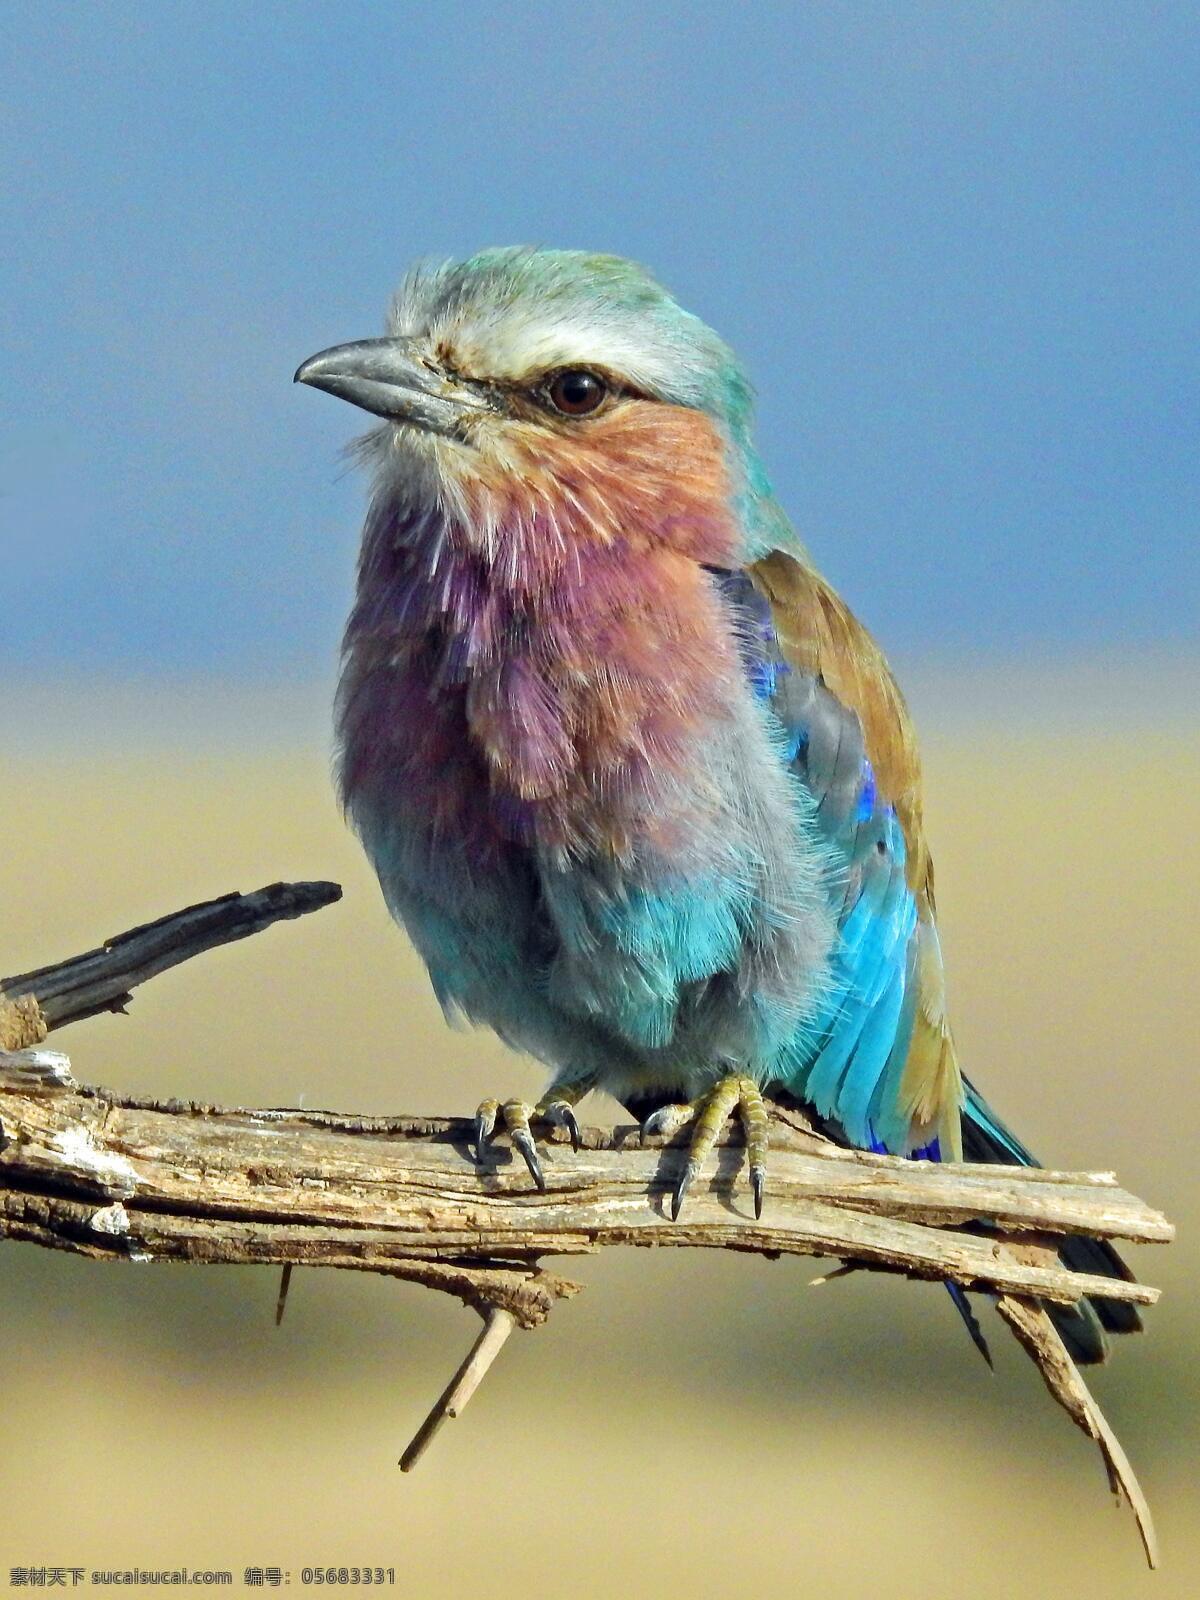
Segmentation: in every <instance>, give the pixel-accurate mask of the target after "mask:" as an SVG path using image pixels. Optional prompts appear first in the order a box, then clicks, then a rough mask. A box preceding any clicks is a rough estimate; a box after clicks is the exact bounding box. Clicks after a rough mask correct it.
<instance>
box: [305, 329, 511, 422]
mask: <svg viewBox="0 0 1200 1600" xmlns="http://www.w3.org/2000/svg"><path fill="white" fill-rule="evenodd" d="M294 381H295V382H296V383H308V384H311V385H312V387H313V388H314V389H326V390H328V392H329V393H330V394H335V395H337V396H338V398H339V399H341V400H349V401H350V402H351V403H352V404H353V405H356V406H361V407H362V408H363V410H364V411H372V412H374V413H375V415H376V416H377V417H390V418H392V419H393V420H394V421H397V422H411V423H413V424H414V426H416V427H418V428H428V429H429V430H430V431H431V432H434V433H452V432H454V431H456V429H457V427H458V425H459V424H460V423H461V421H462V418H463V414H464V412H467V411H483V410H487V409H488V403H487V401H486V400H485V399H484V398H483V396H482V395H480V394H479V393H478V391H476V390H473V389H470V388H468V387H467V386H466V385H465V384H463V383H458V382H455V381H454V380H452V379H451V378H449V377H447V376H445V375H443V374H441V373H439V372H438V371H437V369H436V368H435V367H432V366H428V365H426V363H425V362H424V361H422V360H420V359H419V358H418V357H417V356H416V355H415V354H414V353H413V341H412V340H411V339H358V340H356V341H355V343H353V344H336V345H334V346H333V348H332V349H330V350H322V351H320V353H319V354H317V355H315V356H309V358H308V360H307V361H305V362H303V363H302V365H300V366H299V367H297V369H296V376H295V380H294Z"/></svg>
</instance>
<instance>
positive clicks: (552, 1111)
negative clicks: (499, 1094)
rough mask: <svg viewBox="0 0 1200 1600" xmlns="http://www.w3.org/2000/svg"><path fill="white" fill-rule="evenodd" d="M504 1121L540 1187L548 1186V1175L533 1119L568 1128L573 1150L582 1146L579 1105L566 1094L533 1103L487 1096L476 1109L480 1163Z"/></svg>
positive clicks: (508, 1132) (477, 1144)
mask: <svg viewBox="0 0 1200 1600" xmlns="http://www.w3.org/2000/svg"><path fill="white" fill-rule="evenodd" d="M498 1122H499V1123H500V1124H502V1127H503V1131H504V1132H505V1133H507V1134H508V1137H509V1139H510V1140H511V1141H512V1145H513V1148H514V1149H515V1150H519V1151H520V1152H521V1155H522V1156H523V1157H524V1158H525V1165H526V1166H527V1167H528V1168H529V1175H530V1177H532V1179H533V1181H534V1183H536V1184H537V1186H538V1188H539V1189H541V1190H543V1191H544V1190H545V1187H546V1179H545V1177H544V1176H543V1174H542V1163H541V1161H540V1160H539V1159H538V1153H537V1145H536V1144H535V1143H534V1138H533V1132H532V1130H531V1128H530V1126H529V1124H530V1123H531V1122H548V1123H550V1124H551V1125H552V1126H555V1127H561V1128H566V1130H567V1132H568V1133H569V1134H570V1135H571V1148H572V1150H578V1149H579V1138H580V1135H579V1122H578V1119H577V1118H576V1116H575V1108H574V1106H573V1105H572V1104H571V1102H570V1101H569V1100H567V1099H565V1098H564V1097H563V1096H562V1095H548V1096H547V1097H546V1098H545V1099H544V1100H539V1101H538V1103H537V1105H535V1106H531V1105H529V1104H528V1103H527V1102H526V1101H524V1100H505V1101H503V1102H501V1101H499V1100H485V1101H484V1102H483V1104H482V1105H481V1106H480V1107H479V1110H478V1111H477V1112H476V1113H475V1161H476V1164H477V1165H482V1164H483V1159H484V1152H485V1151H486V1149H487V1146H488V1143H489V1141H490V1140H491V1138H492V1135H493V1134H494V1133H495V1132H496V1131H497V1123H498Z"/></svg>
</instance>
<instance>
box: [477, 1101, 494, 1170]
mask: <svg viewBox="0 0 1200 1600" xmlns="http://www.w3.org/2000/svg"><path fill="white" fill-rule="evenodd" d="M495 1131H496V1113H495V1112H494V1111H490V1110H487V1109H481V1110H480V1111H479V1114H478V1115H477V1116H476V1118H475V1165H476V1166H477V1167H481V1166H482V1165H483V1155H484V1150H485V1149H486V1147H487V1143H488V1140H489V1139H490V1138H491V1137H492V1134H493V1133H495Z"/></svg>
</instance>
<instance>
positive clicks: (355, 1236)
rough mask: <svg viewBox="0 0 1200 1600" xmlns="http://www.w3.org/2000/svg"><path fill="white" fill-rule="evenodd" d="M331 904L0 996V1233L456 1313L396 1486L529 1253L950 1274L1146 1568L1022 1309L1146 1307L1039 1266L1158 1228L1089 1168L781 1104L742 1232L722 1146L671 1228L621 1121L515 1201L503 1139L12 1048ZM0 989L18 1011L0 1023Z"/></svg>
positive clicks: (288, 895) (517, 1318)
mask: <svg viewBox="0 0 1200 1600" xmlns="http://www.w3.org/2000/svg"><path fill="white" fill-rule="evenodd" d="M337 892H338V891H337V890H336V886H334V885H296V886H291V887H290V888H289V886H286V885H275V886H273V887H272V888H271V889H269V890H261V891H259V893H258V895H252V896H245V897H241V896H236V897H226V899H225V900H222V901H213V902H210V903H209V904H208V905H207V906H204V907H194V908H191V910H190V911H188V912H184V913H180V914H179V915H178V917H176V918H164V919H163V920H162V921H161V922H158V923H153V924H150V925H149V926H148V927H147V928H144V929H138V930H134V932H133V933H131V934H128V935H123V936H122V938H121V939H119V940H114V941H109V943H108V945H107V946H106V947H105V949H104V950H103V951H100V952H93V953H92V954H91V955H89V956H86V957H82V958H79V960H77V961H75V962H68V963H64V965H63V967H61V968H48V969H43V970H42V971H41V972H38V973H30V974H26V975H25V976H24V977H23V978H21V979H16V980H12V979H10V980H7V981H6V982H5V984H4V985H3V988H2V989H0V1046H2V1045H4V1044H7V1045H8V1047H9V1051H8V1053H5V1051H4V1050H3V1049H2V1048H0V1236H7V1237H9V1238H12V1239H19V1240H25V1241H28V1242H30V1243H35V1244H40V1245H44V1246H50V1247H53V1248H57V1249H65V1250H71V1251H75V1252H77V1253H80V1254H84V1255H88V1256H92V1257H96V1258H101V1259H107V1260H126V1261H138V1262H149V1261H188V1262H204V1263H214V1262H239V1263H258V1264H275V1265H282V1266H284V1267H289V1266H292V1265H297V1264H303V1265H309V1266H338V1267H347V1268H354V1269H357V1270H360V1271H369V1272H381V1273H387V1274H390V1275H392V1276H395V1277H400V1278H406V1279H410V1280H413V1281H416V1282H420V1283H424V1284H426V1285H427V1286H429V1287H430V1288H436V1289H440V1290H443V1291H446V1292H449V1293H452V1294H454V1295H457V1296H458V1297H459V1298H460V1299H462V1300H463V1301H464V1302H466V1303H467V1304H469V1305H472V1306H474V1307H475V1308H476V1309H477V1310H478V1311H479V1312H480V1313H481V1314H482V1315H483V1316H484V1318H485V1327H484V1330H483V1332H482V1333H481V1334H480V1336H479V1339H478V1340H477V1341H476V1344H475V1346H474V1347H473V1349H472V1351H471V1352H470V1354H469V1356H468V1358H467V1360H466V1361H465V1362H464V1363H463V1366H462V1367H461V1368H460V1369H459V1371H458V1372H457V1373H456V1374H455V1377H454V1379H453V1380H452V1381H451V1383H450V1385H449V1386H448V1388H447V1389H446V1391H445V1392H444V1393H443V1395H442V1396H441V1398H440V1400H439V1401H438V1403H437V1405H436V1406H435V1407H434V1409H433V1411H432V1412H431V1413H430V1416H429V1417H428V1418H427V1420H426V1422H425V1423H424V1424H423V1425H422V1428H421V1429H420V1430H419V1432H418V1434H417V1437H416V1438H415V1439H414V1440H413V1443H412V1445H410V1447H409V1449H408V1450H407V1451H406V1452H405V1455H404V1457H403V1458H402V1464H403V1465H404V1466H405V1467H409V1466H411V1465H413V1464H414V1462H415V1461H416V1458H417V1456H418V1455H419V1454H420V1453H421V1451H422V1450H423V1449H424V1447H425V1445H426V1444H427V1443H428V1442H429V1440H430V1439H431V1438H432V1436H433V1434H434V1432H435V1431H436V1430H437V1428H438V1427H439V1426H440V1425H441V1423H442V1421H444V1420H445V1418H446V1417H451V1416H455V1415H457V1414H458V1411H459V1410H460V1409H461V1407H462V1406H463V1405H465V1403H466V1401H467V1399H469V1397H470V1395H471V1393H472V1392H473V1391H474V1388H475V1386H476V1385H477V1384H478V1382H479V1381H480V1379H481V1378H482V1376H483V1374H484V1372H485V1371H486V1370H487V1367H488V1365H489V1364H490V1362H491V1361H492V1359H493V1358H494V1356H495V1355H496V1353H497V1352H498V1350H499V1349H500V1347H501V1346H502V1344H503V1342H504V1340H505V1338H506V1337H507V1335H508V1333H509V1331H511V1328H512V1327H513V1326H514V1325H520V1326H521V1327H525V1328H531V1327H535V1326H537V1325H538V1324H540V1323H541V1322H543V1321H544V1320H545V1318H546V1316H547V1315H548V1313H549V1311H550V1310H551V1308H552V1306H553V1305H554V1302H555V1301H556V1300H558V1299H561V1298H564V1297H566V1296H568V1295H571V1294H574V1293H575V1292H576V1290H577V1287H578V1286H577V1285H576V1284H574V1283H572V1282H570V1281H569V1280H567V1279H565V1278H562V1277H560V1276H558V1275H557V1274H556V1273H553V1272H550V1271H548V1270H546V1269H545V1268H544V1267H543V1265H542V1262H543V1258H545V1257H547V1256H556V1255H581V1254H586V1253H588V1252H591V1251H595V1250H598V1249H600V1248H602V1247H604V1246H608V1245H616V1244H625V1245H630V1244H632V1245H641V1246H671V1247H678V1246H691V1247H694V1248H716V1249H728V1250H740V1251H749V1252H756V1253H758V1254H761V1255H764V1256H768V1257H776V1256H779V1255H782V1254H794V1255H824V1256H832V1257H835V1258H839V1259H841V1260H843V1261H846V1262H850V1263H853V1264H854V1265H856V1266H861V1267H867V1268H872V1269H875V1270H883V1271H892V1272H901V1273H905V1274H907V1275H909V1276H912V1277H920V1278H941V1279H949V1280H951V1281H953V1282H955V1283H958V1284H961V1285H962V1286H964V1287H965V1288H969V1289H977V1290H983V1291H985V1292H988V1293H990V1294H993V1295H995V1296H997V1297H999V1307H1000V1310H1001V1313H1002V1314H1003V1316H1004V1317H1005V1319H1006V1320H1007V1321H1008V1323H1009V1325H1010V1326H1011V1327H1012V1328H1013V1330H1014V1332H1015V1333H1016V1335H1017V1337H1018V1338H1019V1339H1020V1341H1021V1343H1022V1345H1023V1347H1024V1348H1025V1349H1026V1350H1027V1352H1028V1353H1029V1354H1030V1355H1031V1357H1032V1358H1033V1359H1034V1361H1035V1362H1036V1363H1037V1365H1038V1367H1039V1369H1040V1370H1041V1372H1042V1374H1043V1377H1044V1378H1045V1381H1046V1383H1047V1385H1048V1387H1049V1388H1050V1391H1051V1393H1052V1394H1053V1395H1054V1396H1055V1398H1056V1399H1057V1400H1058V1401H1059V1402H1060V1404H1062V1405H1063V1406H1064V1407H1065V1408H1066V1410H1067V1411H1068V1413H1069V1414H1070V1415H1071V1417H1072V1418H1073V1420H1074V1421H1076V1422H1077V1423H1078V1424H1079V1426H1080V1427H1082V1428H1083V1429H1084V1431H1085V1432H1087V1433H1088V1434H1089V1435H1090V1436H1091V1437H1092V1438H1093V1439H1095V1440H1096V1442H1097V1443H1098V1445H1099V1446H1100V1448H1101V1451H1102V1452H1103V1454H1104V1457H1105V1461H1106V1465H1107V1466H1108V1469H1109V1472H1110V1478H1111V1481H1112V1482H1113V1484H1114V1486H1115V1487H1118V1488H1119V1489H1120V1490H1121V1491H1122V1492H1123V1493H1124V1494H1125V1495H1126V1496H1127V1498H1128V1499H1129V1501H1130V1503H1131V1505H1132V1506H1133V1509H1134V1512H1135V1515H1136V1516H1137V1519H1138V1523H1139V1527H1140V1528H1141V1531H1142V1535H1143V1540H1144V1542H1145V1545H1146V1550H1147V1556H1148V1558H1149V1559H1150V1560H1151V1563H1152V1564H1153V1559H1154V1544H1153V1530H1152V1527H1151V1524H1150V1518H1149V1512H1148V1510H1147V1508H1146V1506H1145V1501H1144V1499H1143V1498H1142V1496H1141V1492H1140V1490H1139V1489H1138V1486H1137V1482H1136V1479H1135V1478H1134V1477H1133V1474H1132V1471H1131V1470H1130V1468H1129V1465H1128V1462H1127V1461H1126V1460H1125V1457H1124V1455H1123V1453H1122V1452H1121V1450H1120V1446H1119V1445H1118V1444H1117V1442H1116V1440H1115V1439H1114V1438H1113V1437H1112V1434H1111V1432H1110V1430H1109V1429H1108V1427H1107V1424H1106V1423H1105V1422H1104V1419H1103V1417H1102V1416H1101V1415H1100V1413H1099V1410H1098V1408H1097V1407H1096V1405H1095V1402H1094V1401H1093V1400H1092V1398H1091V1396H1090V1395H1089V1394H1088V1391H1087V1389H1086V1388H1085V1387H1084V1385H1083V1383H1082V1380H1081V1379H1080V1378H1079V1375H1078V1373H1077V1372H1076V1371H1075V1368H1074V1366H1073V1365H1072V1363H1071V1361H1070V1359H1069V1357H1068V1356H1067V1353H1066V1351H1065V1349H1064V1348H1063V1347H1062V1344H1061V1341H1059V1340H1058V1337H1057V1334H1056V1333H1055V1332H1054V1328H1053V1325H1052V1324H1051V1323H1050V1321H1049V1319H1048V1317H1047V1316H1046V1313H1045V1311H1044V1309H1043V1305H1044V1303H1045V1302H1047V1301H1061V1302H1069V1301H1074V1300H1077V1299H1079V1298H1080V1296H1081V1295H1084V1294H1088V1293H1096V1292H1100V1293H1103V1294H1105V1295H1107V1296H1109V1297H1110V1298H1120V1299H1127V1300H1131V1301H1134V1302H1137V1303H1139V1304H1152V1303H1153V1302H1154V1300H1155V1299H1157V1291H1156V1290H1154V1289H1152V1288H1149V1287H1146V1286H1144V1285H1142V1284H1138V1283H1134V1282H1124V1281H1116V1280H1112V1279H1108V1278H1104V1279H1100V1278H1094V1277H1091V1276H1089V1275H1087V1274H1082V1273H1076V1272H1071V1271H1069V1270H1067V1269H1066V1268H1065V1267H1064V1266H1063V1264H1062V1262H1061V1261H1060V1260H1059V1258H1058V1255H1057V1251H1056V1240H1057V1239H1059V1238H1061V1236H1062V1235H1063V1234H1066V1233H1086V1234H1091V1235H1093V1236H1095V1237H1097V1238H1115V1239H1128V1240H1135V1241H1140V1242H1146V1243H1150V1242H1163V1241H1166V1240H1169V1239H1170V1238H1171V1236H1172V1229H1171V1227H1170V1224H1169V1223H1168V1222H1167V1221H1166V1219H1165V1218H1164V1217H1162V1216H1161V1215H1160V1214H1159V1213H1158V1212H1156V1211H1154V1210H1152V1209H1151V1208H1150V1207H1148V1206H1147V1205H1145V1204H1144V1203H1143V1202H1142V1201H1140V1200H1138V1199H1136V1198H1135V1197H1133V1196H1132V1195H1129V1194H1127V1193H1126V1192H1125V1191H1124V1190H1122V1189H1120V1188H1119V1187H1118V1186H1117V1184H1116V1181H1115V1179H1114V1178H1113V1177H1112V1175H1111V1174H1109V1173H1086V1172H1078V1173H1069V1172H1046V1171H1042V1170H1038V1169H1035V1170H1029V1169H1024V1168H1007V1167H996V1166H968V1165H953V1166H950V1165H948V1166H940V1165H938V1164H937V1163H931V1162H915V1161H905V1160H900V1159H897V1158H894V1157H889V1156H878V1155H871V1154H867V1153H864V1152H860V1151H851V1150H845V1149H842V1148H841V1147H839V1146H836V1145H834V1144H831V1143H830V1142H829V1141H828V1140H826V1139H824V1138H823V1137H821V1136H820V1135H819V1134H818V1133H816V1132H815V1131H814V1130H813V1129H812V1128H810V1127H809V1126H808V1125H807V1124H806V1123H805V1121H804V1119H803V1117H801V1116H799V1115H798V1114H796V1113H793V1112H785V1111H780V1112H778V1113H777V1115H776V1117H775V1118H774V1120H773V1124H772V1155H771V1188H770V1194H769V1197H768V1203H767V1207H766V1210H765V1213H764V1216H763V1219H762V1221H761V1222H757V1221H755V1219H754V1216H753V1209H752V1205H751V1203H750V1197H749V1192H748V1189H747V1186H746V1185H745V1183H744V1182H743V1181H738V1182H737V1183H735V1179H739V1180H740V1176H741V1167H742V1158H743V1152H742V1150H741V1149H740V1136H738V1135H736V1134H734V1135H730V1136H728V1137H727V1139H726V1141H725V1142H723V1143H722V1144H721V1145H720V1147H719V1148H718V1152H717V1160H716V1166H715V1170H714V1171H713V1173H712V1174H711V1179H710V1181H709V1182H707V1183H705V1182H701V1183H699V1184H698V1185H697V1186H696V1187H695V1188H694V1189H693V1191H692V1193H691V1194H690V1195H689V1200H688V1206H687V1209H686V1211H685V1213H684V1216H683V1218H682V1219H681V1221H679V1222H677V1223H675V1222H671V1221H670V1220H669V1211H668V1206H667V1198H668V1195H669V1193H670V1191H671V1188H672V1187H673V1185H674V1181H675V1178H676V1176H677V1171H678V1168H679V1165H680V1163H681V1161H682V1160H683V1159H684V1154H685V1152H684V1151H683V1150H682V1149H681V1148H680V1139H679V1137H677V1138H676V1139H675V1140H674V1141H673V1142H671V1143H667V1144H664V1143H663V1142H662V1141H661V1140H655V1141H651V1142H649V1143H648V1144H647V1145H646V1147H644V1148H643V1147H642V1146H641V1145H640V1144H639V1142H638V1138H637V1130H636V1129H634V1128H631V1127H630V1128H617V1129H615V1130H611V1131H604V1130H600V1129H595V1128H588V1129H585V1130H584V1132H583V1139H582V1148H581V1149H580V1150H579V1151H578V1152H573V1151H572V1150H571V1149H570V1147H569V1146H568V1145H567V1144H566V1143H565V1142H564V1141H565V1137H566V1136H565V1133H563V1132H562V1131H561V1130H556V1131H555V1132H554V1133H553V1134H552V1136H551V1146H550V1149H549V1150H548V1152H547V1159H546V1161H545V1170H546V1177H547V1189H546V1192H545V1193H539V1192H538V1191H537V1190H536V1189H534V1188H532V1186H531V1185H530V1183H529V1179H528V1175H527V1173H526V1171H525V1167H524V1164H523V1163H522V1162H521V1160H520V1158H519V1157H518V1158H517V1159H516V1160H515V1162H514V1159H513V1152H512V1151H511V1150H510V1149H509V1148H508V1147H507V1145H506V1144H504V1143H503V1142H500V1143H498V1144H497V1145H496V1146H494V1147H493V1148H492V1150H491V1152H490V1154H489V1157H488V1161H487V1163H486V1165H485V1166H484V1167H483V1168H482V1169H481V1168H479V1167H477V1166H476V1163H475V1160H474V1156H473V1152H472V1150H471V1149H470V1147H469V1144H468V1140H469V1138H470V1135H471V1125H470V1124H469V1123H468V1122H467V1121H466V1120H465V1119H437V1118H417V1117H393V1118H380V1117H354V1116H341V1115H338V1114H335V1113H332V1112H324V1111H308V1110H295V1109H263V1110H252V1109H245V1108H228V1107H220V1106H211V1105H204V1104H199V1103H196V1102H191V1101H178V1100H169V1101H161V1102H160V1101H155V1100H151V1099H144V1098H142V1099H139V1098H133V1097H130V1096H123V1095H119V1094H116V1093H113V1092H111V1091H108V1090H104V1089H99V1088H93V1087H88V1086H85V1085H81V1084H78V1083H76V1081H75V1080H74V1078H73V1076H72V1074H71V1072H70V1068H69V1064H68V1063H67V1061H66V1058H65V1057H63V1056H60V1055H57V1054H55V1053H54V1052H50V1051H45V1050H39V1049H36V1048H24V1049H21V1048H16V1049H15V1050H14V1049H13V1048H12V1047H14V1046H15V1047H20V1046H26V1047H29V1046H34V1045H36V1044H37V1043H38V1042H39V1041H40V1039H41V1037H42V1036H43V1034H44V1032H45V1029H46V1027H47V1026H50V1025H55V1023H61V1022H63V1021H66V1020H69V1019H70V1018H71V1017H73V1016H82V1015H89V1014H91V1013H92V1012H94V1011H95V1010H97V1009H101V1008H102V1007H103V1006H104V1005H107V1004H111V1003H112V1001H113V1000H114V999H116V998H119V996H120V995H121V994H125V995H127V993H128V989H129V988H130V987H132V985H133V983H135V982H138V981H141V979H142V978H144V977H146V976H150V975H152V974H153V973H154V972H157V971H161V970H163V968H164V967H166V966H169V965H173V964H174V963H175V962H176V961H178V960H182V959H185V958H186V956H187V955H189V954H192V953H195V952H196V951H197V950H199V949H204V948H208V947H210V946H211V945H212V944H213V943H219V942H223V940H224V939H228V938H238V937H243V936H244V935H245V934H246V933H248V932H252V931H255V928H256V927H259V926H265V925H266V923H267V922H268V921H271V920H275V918H277V917H278V916H281V915H283V916H287V915H298V914H300V912H301V911H303V910H307V909H313V908H315V906H316V905H317V904H324V903H328V901H329V900H330V899H333V898H336V895H337ZM281 906H283V907H287V908H288V909H282V910H281V909H279V908H280V907H281ZM218 908H219V909H218ZM172 929H173V930H174V932H175V933H180V934H182V936H183V937H184V939H185V941H186V946H181V945H179V944H175V945H172V944H171V943H170V937H172V936H173V935H172V934H170V932H169V931H168V932H164V930H172ZM221 930H223V931H221ZM135 955H136V960H135V959H134V957H135ZM106 962H107V967H106V966H105V963H106ZM114 986H115V987H114ZM5 996H7V997H8V998H9V999H10V1001H11V1000H12V997H14V996H16V997H18V999H17V1003H16V1004H11V1003H10V1004H9V1005H8V1006H7V1008H6V1007H5V1005H4V1004H3V1003H2V1002H3V999H4V997H5ZM106 996H107V999H106V998H105V997H106ZM51 1018H53V1019H54V1022H53V1023H52V1022H51V1021H50V1019H51Z"/></svg>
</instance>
